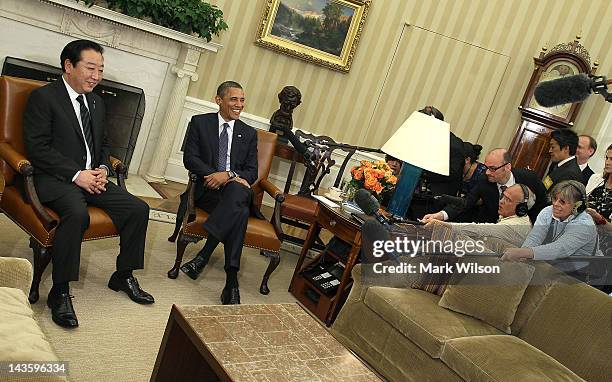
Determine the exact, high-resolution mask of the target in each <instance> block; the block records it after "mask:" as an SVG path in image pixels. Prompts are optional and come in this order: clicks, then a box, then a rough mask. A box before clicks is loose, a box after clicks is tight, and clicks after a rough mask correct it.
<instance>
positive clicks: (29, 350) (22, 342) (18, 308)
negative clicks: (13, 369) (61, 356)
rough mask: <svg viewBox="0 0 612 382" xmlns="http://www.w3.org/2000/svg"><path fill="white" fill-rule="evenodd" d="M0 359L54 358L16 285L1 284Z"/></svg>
mask: <svg viewBox="0 0 612 382" xmlns="http://www.w3.org/2000/svg"><path fill="white" fill-rule="evenodd" d="M0 360H2V361H57V356H56V355H55V352H54V351H53V349H52V348H51V345H50V344H49V342H47V340H46V338H45V335H44V334H43V332H42V330H41V329H40V327H39V326H38V323H37V322H36V320H34V317H33V312H32V309H31V308H30V304H29V303H28V299H27V297H26V295H25V294H24V293H23V292H22V291H21V290H19V289H14V288H6V287H0Z"/></svg>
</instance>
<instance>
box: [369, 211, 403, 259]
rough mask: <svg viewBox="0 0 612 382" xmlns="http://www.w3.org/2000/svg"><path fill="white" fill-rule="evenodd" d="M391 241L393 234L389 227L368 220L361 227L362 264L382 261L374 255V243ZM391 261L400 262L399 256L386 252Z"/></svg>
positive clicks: (392, 252)
mask: <svg viewBox="0 0 612 382" xmlns="http://www.w3.org/2000/svg"><path fill="white" fill-rule="evenodd" d="M390 240H391V234H390V233H389V231H388V230H387V227H385V226H384V225H382V224H380V223H379V222H377V221H374V220H367V221H366V222H365V223H363V225H362V226H361V248H362V262H365V263H372V262H378V261H380V258H379V257H378V256H376V255H374V253H373V252H374V251H373V250H374V242H376V241H378V242H386V241H390ZM385 254H386V255H388V256H389V257H390V258H391V259H393V260H395V261H397V262H399V256H398V255H397V253H395V251H391V252H388V251H385Z"/></svg>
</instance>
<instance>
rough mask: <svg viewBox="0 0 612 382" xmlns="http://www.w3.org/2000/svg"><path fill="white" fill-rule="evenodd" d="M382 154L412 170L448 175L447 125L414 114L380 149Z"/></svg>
mask: <svg viewBox="0 0 612 382" xmlns="http://www.w3.org/2000/svg"><path fill="white" fill-rule="evenodd" d="M382 151H383V152H385V153H387V154H389V155H391V156H394V157H396V158H398V159H400V160H401V161H403V162H407V163H410V164H411V165H413V166H417V167H420V168H422V169H425V170H428V171H431V172H435V173H437V174H440V175H448V162H449V155H450V154H449V152H450V125H449V124H448V123H446V122H444V121H440V120H439V119H436V118H434V117H432V116H429V115H427V114H424V113H421V112H418V111H415V112H414V113H412V115H411V116H410V117H409V118H408V119H407V120H406V121H405V122H404V123H403V124H402V125H401V126H400V128H399V129H397V131H396V132H395V133H394V134H393V135H392V136H391V138H389V140H388V141H387V142H386V143H385V144H384V145H383V147H382Z"/></svg>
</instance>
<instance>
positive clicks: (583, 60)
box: [510, 36, 598, 177]
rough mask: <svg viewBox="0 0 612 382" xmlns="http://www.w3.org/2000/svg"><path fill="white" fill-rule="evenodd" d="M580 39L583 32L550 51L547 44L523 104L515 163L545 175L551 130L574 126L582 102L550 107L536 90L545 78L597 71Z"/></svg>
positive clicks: (536, 61) (514, 142) (512, 148)
mask: <svg viewBox="0 0 612 382" xmlns="http://www.w3.org/2000/svg"><path fill="white" fill-rule="evenodd" d="M579 40H580V36H576V39H575V40H574V41H572V42H569V43H563V44H559V45H556V46H555V47H554V48H552V49H551V50H550V52H548V49H547V48H546V47H544V48H542V51H541V52H540V55H539V57H534V59H533V61H534V64H535V67H534V69H533V73H532V75H531V79H530V80H529V85H527V89H526V90H525V94H524V95H523V99H522V101H521V104H520V106H519V111H520V113H521V120H520V123H519V126H518V128H517V131H516V134H515V135H514V139H513V140H512V144H511V145H510V153H511V154H512V166H513V167H516V168H529V169H532V170H534V171H535V172H536V173H537V174H538V175H539V176H540V177H542V176H543V175H544V172H545V171H546V168H547V167H548V164H549V162H550V156H549V155H548V145H549V141H550V133H551V132H552V131H554V130H557V129H569V128H572V127H573V125H574V121H575V120H576V117H577V115H578V112H579V111H580V106H581V103H572V104H565V105H559V106H553V107H548V108H547V107H544V106H542V105H540V104H539V103H538V102H537V101H536V99H535V97H534V95H533V92H534V90H535V88H536V86H537V85H538V84H539V83H540V82H543V81H550V80H554V79H558V78H563V77H566V76H573V75H577V74H581V73H585V74H594V73H595V70H596V69H597V66H598V63H597V62H596V63H595V64H594V65H593V67H591V59H590V56H589V52H588V51H587V50H586V49H585V48H584V47H583V46H582V45H581V44H580V43H579Z"/></svg>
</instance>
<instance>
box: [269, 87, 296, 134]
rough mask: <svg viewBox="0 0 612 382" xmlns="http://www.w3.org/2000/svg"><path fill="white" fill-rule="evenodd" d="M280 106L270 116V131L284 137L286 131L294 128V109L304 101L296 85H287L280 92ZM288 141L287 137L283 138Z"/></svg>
mask: <svg viewBox="0 0 612 382" xmlns="http://www.w3.org/2000/svg"><path fill="white" fill-rule="evenodd" d="M278 102H280V107H279V109H278V110H276V111H275V112H274V114H272V118H270V131H271V132H273V133H276V134H278V136H279V137H282V136H283V135H284V134H283V133H284V132H286V131H291V129H292V128H293V115H292V114H293V109H295V108H296V107H297V106H298V105H299V104H300V103H302V94H301V93H300V90H299V89H298V88H296V87H295V86H285V87H284V88H283V90H281V91H280V93H278ZM282 140H284V141H286V140H287V139H286V138H284V137H283V138H282Z"/></svg>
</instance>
